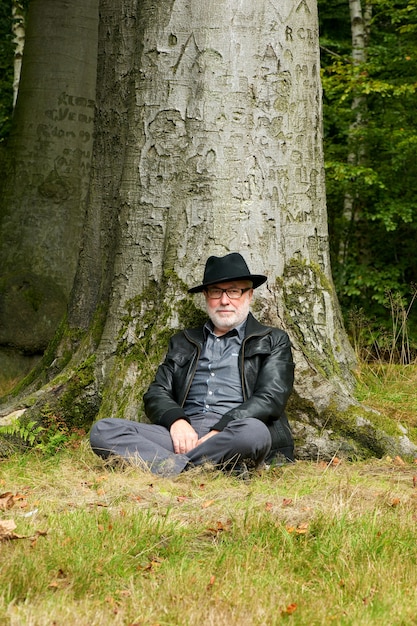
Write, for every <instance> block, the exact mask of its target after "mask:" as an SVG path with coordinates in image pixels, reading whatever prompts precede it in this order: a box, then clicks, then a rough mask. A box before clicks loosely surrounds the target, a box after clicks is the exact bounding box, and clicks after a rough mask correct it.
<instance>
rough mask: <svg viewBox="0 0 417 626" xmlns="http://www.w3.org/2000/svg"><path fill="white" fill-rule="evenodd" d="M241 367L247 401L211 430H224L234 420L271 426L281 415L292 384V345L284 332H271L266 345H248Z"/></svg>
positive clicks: (275, 330) (223, 417)
mask: <svg viewBox="0 0 417 626" xmlns="http://www.w3.org/2000/svg"><path fill="white" fill-rule="evenodd" d="M243 359H244V363H242V367H243V371H244V372H245V386H246V387H247V388H246V396H247V398H246V400H245V401H244V402H243V403H242V404H240V405H239V406H237V407H235V408H233V409H231V410H230V411H228V412H227V413H225V414H224V415H223V416H222V417H221V419H220V420H219V422H218V423H217V424H215V425H214V426H213V430H223V429H224V428H225V427H226V426H227V424H228V423H229V422H230V421H231V420H234V419H244V418H248V417H255V418H256V419H259V420H261V421H262V422H264V423H265V424H270V423H271V422H273V421H274V420H276V419H279V417H280V416H281V415H282V414H283V413H284V410H285V405H286V403H287V400H288V398H289V396H290V394H291V391H292V388H293V383H294V362H293V358H292V350H291V342H290V339H289V337H288V335H287V333H285V332H284V331H281V330H278V329H273V330H272V332H271V334H270V335H269V345H268V343H267V342H266V341H265V339H264V341H263V342H256V341H254V342H252V345H248V346H247V349H246V351H245V354H244V357H243Z"/></svg>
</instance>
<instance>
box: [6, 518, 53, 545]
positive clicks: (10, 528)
mask: <svg viewBox="0 0 417 626" xmlns="http://www.w3.org/2000/svg"><path fill="white" fill-rule="evenodd" d="M15 528H16V524H15V521H14V520H12V519H3V520H0V541H10V540H12V539H31V540H32V542H34V541H35V540H36V539H37V538H38V537H45V535H47V532H46V531H45V530H37V531H36V533H35V534H34V535H18V534H17V533H15V532H14V530H15Z"/></svg>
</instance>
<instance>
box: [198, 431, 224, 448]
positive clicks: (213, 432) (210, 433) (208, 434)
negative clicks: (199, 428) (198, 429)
mask: <svg viewBox="0 0 417 626" xmlns="http://www.w3.org/2000/svg"><path fill="white" fill-rule="evenodd" d="M219 432H220V430H211V431H210V432H208V433H207V435H204V437H201V439H199V440H198V441H197V445H198V446H199V445H200V443H204V442H205V441H207V439H210V437H213V435H217V433H219Z"/></svg>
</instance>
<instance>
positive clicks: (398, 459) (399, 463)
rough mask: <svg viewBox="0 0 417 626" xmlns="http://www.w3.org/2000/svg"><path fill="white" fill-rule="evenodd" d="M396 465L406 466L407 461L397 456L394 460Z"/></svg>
mask: <svg viewBox="0 0 417 626" xmlns="http://www.w3.org/2000/svg"><path fill="white" fill-rule="evenodd" d="M393 463H394V465H405V461H403V460H402V458H401V457H400V456H396V457H395V458H394V460H393Z"/></svg>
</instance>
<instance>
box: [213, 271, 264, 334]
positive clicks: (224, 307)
mask: <svg viewBox="0 0 417 626" xmlns="http://www.w3.org/2000/svg"><path fill="white" fill-rule="evenodd" d="M248 287H249V289H248ZM213 288H217V289H248V291H245V292H244V293H243V294H242V295H241V296H240V298H238V299H231V298H229V296H228V295H227V294H226V293H225V292H222V295H221V296H220V298H212V297H210V291H211V289H213ZM204 296H205V298H206V307H207V313H208V315H209V317H210V319H211V321H212V322H213V325H214V331H215V333H216V335H224V334H225V333H227V332H228V331H229V330H231V329H232V328H235V327H236V326H239V324H241V323H242V322H244V321H245V319H246V318H247V316H248V313H249V308H250V303H251V301H252V297H253V289H252V283H251V282H249V281H247V280H234V281H230V282H226V283H216V284H215V285H210V287H209V288H208V289H207V290H206V291H204Z"/></svg>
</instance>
